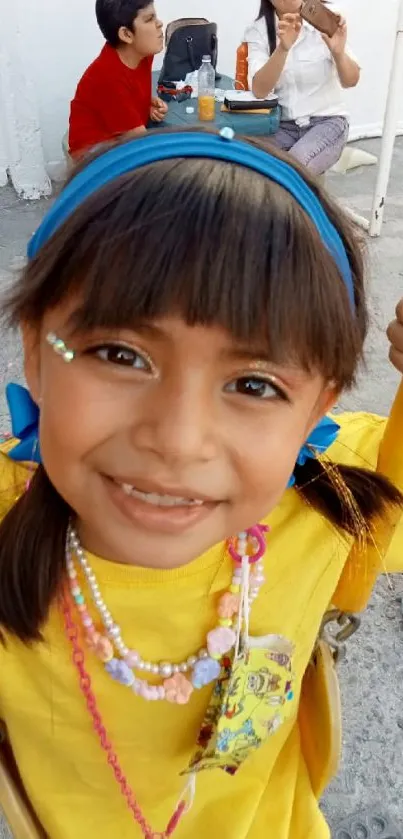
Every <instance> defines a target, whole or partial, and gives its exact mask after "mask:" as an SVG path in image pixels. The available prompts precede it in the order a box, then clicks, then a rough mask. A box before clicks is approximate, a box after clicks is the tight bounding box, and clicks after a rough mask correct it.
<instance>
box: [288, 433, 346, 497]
mask: <svg viewBox="0 0 403 839" xmlns="http://www.w3.org/2000/svg"><path fill="white" fill-rule="evenodd" d="M339 431H340V426H339V425H338V423H337V422H335V421H334V420H332V419H331V418H330V417H323V419H321V421H320V422H318V424H317V425H316V426H315V428H314V429H313V431H312V433H311V434H310V435H309V437H308V439H307V441H306V443H305V445H304V446H302V449H300V452H299V455H298V457H297V466H305V463H306V462H307V460H309V458H310V459H311V460H315V459H316V456H317V455H318V454H323V452H326V451H327V449H328V448H329V447H330V446H331V445H332V443H334V441H335V440H336V439H337V437H338V434H339ZM294 484H295V476H294V475H291V478H290V480H289V482H288V486H289V487H293V486H294Z"/></svg>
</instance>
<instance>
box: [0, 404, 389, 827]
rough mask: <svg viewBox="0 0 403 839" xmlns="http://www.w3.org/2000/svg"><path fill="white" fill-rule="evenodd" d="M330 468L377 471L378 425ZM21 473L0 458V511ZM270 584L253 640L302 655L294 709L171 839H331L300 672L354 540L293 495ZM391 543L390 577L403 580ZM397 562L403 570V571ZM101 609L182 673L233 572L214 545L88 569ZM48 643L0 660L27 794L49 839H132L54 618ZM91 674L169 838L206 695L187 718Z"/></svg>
mask: <svg viewBox="0 0 403 839" xmlns="http://www.w3.org/2000/svg"><path fill="white" fill-rule="evenodd" d="M338 421H340V422H341V425H342V429H341V433H340V436H339V440H338V441H337V442H336V443H335V444H334V446H333V447H332V450H331V456H332V457H333V459H334V460H335V461H336V462H345V463H349V464H351V465H361V466H362V465H365V466H367V467H368V466H369V467H372V468H375V465H376V460H377V452H378V447H379V442H380V440H381V437H382V434H383V429H384V421H383V420H381V419H379V418H377V417H374V416H371V415H365V414H350V415H344V416H343V417H341V418H340V417H338ZM23 481H24V478H23V476H21V467H19V466H17V467H16V466H15V465H14V464H13V463H12V462H11V461H10V460H9V459H8V458H7V457H6V455H4V454H1V455H0V498H1V502H2V503H1V506H2V507H3V510H4V509H5V508H6V507H7V506H10V503H11V501H12V499H13V498H14V497H15V494H16V491H15V485H16V482H17V483H20V484H21V482H22V483H23ZM269 521H270V525H271V528H272V530H271V533H270V536H269V538H268V548H267V552H266V559H265V566H266V569H265V571H266V583H265V585H264V587H263V589H262V591H261V594H260V596H259V598H258V600H257V601H256V603H255V605H254V606H253V609H252V616H251V628H250V629H251V633H252V634H253V635H267V634H269V633H278V634H281V635H284V636H286V637H287V638H288V639H290V640H291V641H292V642H293V643H294V645H295V658H294V670H295V677H296V682H295V695H294V699H293V700H291V702H290V703H289V708H288V712H289V718H288V719H287V721H286V722H284V723H283V725H282V726H281V727H280V728H279V729H278V730H277V731H276V733H275V734H273V735H272V736H271V737H269V738H268V739H267V741H266V743H265V744H264V745H263V746H262V747H261V748H260V749H258V750H257V751H255V752H254V753H253V754H252V755H251V756H250V757H249V758H248V759H247V760H246V761H245V763H244V764H243V765H242V766H241V768H240V769H239V771H238V772H237V774H236V775H235V776H233V777H231V776H230V775H228V774H226V773H225V772H224V771H222V770H220V769H214V770H211V771H208V772H204V773H200V774H199V775H198V781H197V792H196V799H195V803H194V805H193V808H192V809H191V810H190V812H189V813H188V815H187V816H186V817H185V819H184V820H183V822H182V823H181V826H180V827H179V829H178V831H177V833H176V834H175V836H177V839H204V837H206V836H208V837H212V839H215V837H220V839H262V837H264V836H269V837H273V839H274V838H275V839H328V837H329V835H330V833H329V829H328V827H327V826H326V824H325V821H324V818H323V816H322V815H321V813H320V811H319V808H318V803H317V801H316V799H315V796H314V795H313V792H312V789H311V786H310V782H309V776H308V771H307V767H306V765H305V762H304V757H303V754H302V752H301V748H300V738H299V729H298V723H297V708H298V698H299V690H300V686H301V680H302V677H303V674H304V671H305V669H306V667H307V664H308V661H309V659H310V656H311V652H312V649H313V646H314V643H315V639H316V637H317V633H318V629H319V626H320V623H321V619H322V616H323V614H324V612H325V611H326V609H327V607H328V605H329V603H330V601H331V598H332V595H333V593H334V591H335V588H336V585H337V583H338V580H339V578H340V574H341V572H342V569H343V565H344V563H345V560H346V558H347V554H348V551H349V547H350V540H348V539H346V538H344V537H343V536H341V535H340V534H338V533H336V532H335V531H334V529H333V528H332V527H331V526H330V525H329V523H328V522H327V521H326V520H324V519H323V518H322V517H321V516H320V515H318V514H316V513H315V512H313V511H312V510H310V509H309V508H308V507H307V506H306V505H305V504H304V503H303V502H302V501H301V500H300V499H299V497H298V495H297V493H296V492H294V491H293V490H290V491H287V492H286V493H285V496H284V498H283V501H282V502H281V504H280V505H279V506H278V508H277V509H276V510H275V511H274V513H273V514H272V515H271V516H270V519H269ZM401 538H402V533H401V529H400V533H399V534H397V535H396V536H395V539H394V543H393V544H392V548H391V550H390V552H389V556H388V566H389V568H391V569H392V570H398V568H399V560H398V553H399V552H398V551H397V549H396V550H394V546H397V541H400V544H401ZM400 561H401V560H400ZM91 562H92V565H93V568H94V570H95V573H96V576H97V578H98V581H99V585H100V588H101V591H102V593H103V596H104V598H105V601H106V603H107V604H108V606H109V608H110V610H111V612H112V614H113V615H115V616H116V619H117V620H118V621H119V623H120V625H121V627H122V629H123V636H124V638H125V641H126V643H127V644H128V646H130V647H132V648H133V649H139V650H140V651H141V654H142V656H143V657H144V658H148V659H150V660H154V661H158V660H183V659H185V658H186V657H187V656H189V655H190V654H191V653H192V652H194V651H195V650H197V649H199V648H200V647H201V646H203V643H204V640H205V638H206V634H207V632H208V631H209V630H210V629H211V628H212V627H213V626H214V624H215V615H216V604H217V597H218V596H219V594H220V593H221V592H222V591H223V590H225V589H226V588H227V587H228V583H229V581H230V577H231V568H232V566H231V562H230V561H229V559H228V557H227V556H226V552H225V549H224V547H223V545H219V546H217V547H215V548H213V549H211V550H210V551H208V552H207V553H206V554H205V555H204V556H202V557H200V558H198V559H196V560H195V561H194V562H192V563H190V564H189V565H187V566H186V567H184V568H179V569H176V570H167V571H161V570H152V569H144V568H136V567H128V566H122V565H117V564H113V563H111V562H107V561H104V560H102V559H99V558H96V557H91ZM44 638H45V640H44V643H41V644H36V645H34V646H31V647H25V646H24V645H22V644H21V643H20V642H19V641H16V640H15V639H13V638H8V639H7V645H6V647H1V648H0V715H1V716H2V717H3V718H4V719H5V721H6V724H7V727H8V731H9V736H10V739H11V743H12V746H13V750H14V754H15V757H16V760H17V763H18V766H19V770H20V773H21V776H22V779H23V782H24V784H25V787H26V790H27V793H28V795H29V797H30V799H31V801H32V803H33V806H34V808H35V810H36V812H37V813H38V816H39V818H40V821H41V822H42V824H43V826H44V828H45V830H46V833H47V834H48V835H49V837H50V839H88V837H97V839H111V837H115V836H118V837H119V839H136V837H138V838H139V839H140V837H141V835H142V834H141V831H140V829H139V828H138V827H137V826H136V825H135V824H134V822H133V819H132V816H131V814H130V813H129V811H128V809H127V807H126V804H125V801H124V799H123V797H122V795H121V793H120V790H119V789H118V786H117V784H116V782H115V780H114V778H113V776H112V772H111V769H110V767H109V766H108V764H107V762H106V759H105V755H104V753H103V752H102V750H101V748H100V746H99V743H98V741H97V738H96V736H95V734H94V732H93V730H92V727H91V720H90V717H89V715H88V712H87V710H86V708H85V703H84V700H83V697H82V694H81V693H80V690H79V687H78V683H77V676H76V672H75V669H74V667H73V665H72V662H71V650H70V647H69V644H68V642H67V641H66V638H65V635H64V630H63V622H62V618H61V616H60V614H59V613H58V610H57V608H56V607H54V608H53V609H52V611H51V615H50V618H49V621H48V623H47V625H46V627H45V629H44ZM86 663H87V667H88V670H89V673H90V675H91V679H92V685H93V689H94V692H95V695H96V697H97V700H98V704H99V709H100V711H101V713H102V716H103V719H104V722H105V725H106V728H107V730H108V733H109V736H110V738H111V740H112V742H113V744H114V746H115V748H116V751H117V754H118V756H119V759H120V762H121V765H122V767H123V769H124V772H125V774H126V776H127V779H128V781H129V783H130V784H131V786H132V788H133V789H134V790H135V793H136V797H137V799H138V802H139V803H140V805H141V807H142V809H143V811H144V813H145V815H146V817H147V819H148V821H149V822H150V823H151V825H152V826H153V828H154V830H155V831H157V832H158V831H162V830H163V829H164V828H165V826H166V824H167V821H168V819H169V817H170V815H171V814H172V811H173V809H174V807H175V804H176V802H177V800H178V797H179V796H180V793H181V791H182V788H183V785H184V779H183V778H181V777H180V772H181V771H182V770H183V769H184V768H186V767H187V765H188V763H189V760H190V758H191V756H192V754H193V753H194V749H195V742H196V738H197V735H198V731H199V729H200V725H201V722H202V719H203V715H204V711H205V709H206V705H207V703H208V699H209V695H210V693H211V688H210V689H209V688H205V689H203V690H201V691H195V692H194V694H193V695H192V697H191V699H190V701H189V704H188V705H185V706H179V705H170V704H169V703H167V702H157V703H152V702H146V701H144V700H143V699H141V698H138V697H136V696H135V695H134V694H133V692H132V691H130V690H128V689H127V688H125V687H123V686H121V685H119V684H116V683H114V682H112V680H111V679H110V677H109V676H107V674H106V673H105V672H104V670H103V668H102V665H101V664H100V663H99V662H98V661H97V660H96V659H94V658H92V656H91V655H89V656H88V657H87V662H86Z"/></svg>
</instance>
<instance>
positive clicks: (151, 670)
mask: <svg viewBox="0 0 403 839" xmlns="http://www.w3.org/2000/svg"><path fill="white" fill-rule="evenodd" d="M265 530H267V528H265V527H263V526H260V525H259V526H256V527H254V528H251V529H250V530H248V531H247V532H245V533H241V534H239V536H238V537H237V539H236V540H234V544H232V543H229V545H228V549H229V553H230V555H231V557H232V559H233V561H234V564H235V568H234V573H233V576H232V581H231V585H230V587H229V590H228V591H227V592H226V593H225V594H224V595H222V596H221V598H220V601H219V604H218V610H217V611H218V625H217V626H216V627H215V629H212V630H211V631H210V632H209V633H208V635H207V639H206V647H205V648H203V649H200V650H199V651H198V652H197V653H196V654H194V655H191V656H189V658H187V659H186V661H182V662H179V663H172V662H169V661H163V662H159V663H153V662H149V661H146V660H144V659H143V658H142V657H141V656H140V654H139V653H138V652H137V651H136V650H131V649H129V647H128V646H127V645H126V644H125V642H124V640H123V638H122V630H121V628H120V626H119V625H118V624H117V623H116V622H115V621H114V619H113V617H112V615H111V613H110V611H109V609H108V607H107V605H106V604H105V602H104V600H103V597H102V595H101V592H100V589H99V586H98V583H97V580H96V577H95V574H94V572H93V570H92V568H91V566H90V563H89V561H88V559H87V557H86V555H85V552H84V550H83V549H82V547H81V545H80V542H79V539H78V536H77V534H76V532H75V530H74V529H73V527H71V526H70V527H69V530H68V534H67V540H66V566H67V574H68V579H69V584H70V592H71V595H72V598H73V600H74V602H75V605H76V608H77V611H78V614H79V617H80V621H81V624H82V627H83V630H84V638H85V642H86V644H87V646H88V648H89V649H90V650H91V651H92V652H94V653H95V654H96V656H97V657H98V658H99V659H100V661H101V662H102V663H103V665H104V668H105V670H106V672H107V673H108V674H109V676H111V677H112V679H114V680H115V681H117V682H119V683H120V684H122V685H125V686H126V687H129V688H131V690H133V691H134V693H135V694H137V695H138V696H141V697H143V698H144V699H147V700H149V701H157V700H167V701H168V702H173V703H177V704H179V705H185V704H186V703H187V702H188V701H189V699H190V697H191V695H192V693H193V691H194V689H200V688H202V687H204V686H205V685H208V684H210V683H211V682H214V681H215V680H216V679H217V678H218V677H219V675H220V670H221V664H220V662H221V659H222V656H223V655H228V653H230V652H231V651H232V650H233V649H234V648H235V655H236V654H237V652H238V649H239V644H240V637H241V633H242V631H246V634H248V625H249V612H250V608H251V605H252V603H253V602H254V600H255V599H256V597H257V596H258V594H259V590H260V588H261V586H262V584H263V583H264V572H263V563H262V561H261V560H262V557H263V555H264V551H265V539H264V536H263V533H264V531H265ZM75 558H76V559H77V562H78V565H79V566H80V567H81V569H82V571H83V573H84V576H85V579H86V581H87V584H88V588H89V591H90V594H91V598H92V601H93V603H94V606H95V608H96V610H97V612H98V615H99V617H100V622H101V624H102V627H103V631H102V630H101V631H99V630H98V629H97V628H96V626H95V624H94V622H93V620H92V617H91V615H90V612H89V609H88V606H87V603H86V600H85V597H84V594H83V592H82V589H81V586H80V584H79V579H78V573H77V568H76V565H75V561H74V560H75ZM251 566H253V571H252V573H251V574H249V569H250V567H251ZM135 671H138V672H140V673H141V674H146V673H147V674H150V675H152V676H153V677H155V676H160V677H161V679H162V683H161V684H159V685H155V684H150V683H149V682H148V681H147V680H146V679H144V678H139V677H137V676H136V675H135Z"/></svg>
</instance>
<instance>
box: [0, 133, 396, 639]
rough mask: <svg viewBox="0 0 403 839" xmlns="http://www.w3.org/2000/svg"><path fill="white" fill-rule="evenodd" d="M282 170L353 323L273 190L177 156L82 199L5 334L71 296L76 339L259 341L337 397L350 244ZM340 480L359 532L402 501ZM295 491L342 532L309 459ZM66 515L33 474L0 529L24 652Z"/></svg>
mask: <svg viewBox="0 0 403 839" xmlns="http://www.w3.org/2000/svg"><path fill="white" fill-rule="evenodd" d="M250 142H252V141H250ZM254 145H259V146H261V147H263V148H266V149H267V146H265V145H264V144H261V143H257V142H254ZM272 154H275V155H277V156H278V157H280V158H283V157H284V156H283V155H282V154H281V153H280V152H277V151H274V150H273V151H272ZM288 162H289V163H290V161H288ZM83 165H85V163H84V164H81V165H80V168H82V167H83ZM290 165H295V168H297V169H298V170H299V171H300V174H301V175H302V177H303V178H304V179H305V180H306V181H307V182H308V184H309V185H310V187H311V188H312V190H313V191H314V192H316V193H317V194H318V195H319V197H320V199H321V201H322V204H323V206H324V208H325V210H326V212H327V215H328V217H329V218H330V220H331V221H332V222H333V224H334V225H335V227H336V228H337V229H338V231H339V233H340V236H341V237H342V239H343V242H344V245H345V248H346V251H347V254H348V257H349V261H350V265H351V270H352V274H353V278H354V289H355V312H354V313H353V312H352V309H351V305H350V302H349V299H348V294H347V291H346V288H345V284H344V281H343V279H342V277H341V276H340V273H339V271H338V268H337V266H336V264H335V262H334V260H333V258H332V257H331V255H330V254H329V252H328V251H327V249H326V247H325V246H324V244H323V242H322V241H321V238H320V236H319V234H318V231H317V229H316V227H315V224H314V223H313V222H312V220H311V219H310V218H309V217H308V216H307V215H306V214H305V212H304V211H303V210H302V209H301V207H300V206H299V204H298V203H297V202H296V201H295V199H294V198H293V197H291V195H290V194H289V193H288V192H287V191H286V190H284V189H283V188H282V187H280V186H279V185H278V184H276V183H274V182H272V181H270V180H269V179H268V178H265V177H262V176H261V175H259V174H257V173H254V172H251V171H249V170H246V169H244V168H242V167H241V166H235V165H232V164H228V163H223V162H219V161H216V160H212V159H203V160H201V159H181V158H178V159H174V160H166V161H162V162H158V163H155V164H152V165H150V166H145V167H144V168H142V169H139V170H137V171H134V172H131V173H129V174H127V175H124V176H122V177H119V178H117V179H116V180H114V181H113V182H112V183H110V184H108V185H107V186H105V187H103V188H102V189H100V190H99V191H98V192H97V193H96V194H94V195H93V196H91V197H90V198H88V199H87V200H86V201H84V203H83V204H82V205H81V206H80V207H78V209H77V210H76V212H75V213H74V214H73V215H72V216H71V217H70V218H69V219H67V221H66V222H65V223H64V224H63V225H62V227H61V228H60V229H59V230H58V231H57V232H56V233H55V234H54V236H53V237H52V238H51V240H50V241H49V242H48V243H47V244H46V245H45V246H44V247H43V248H42V250H41V251H40V252H39V254H38V255H37V256H36V257H35V259H33V260H32V261H31V262H30V263H29V264H28V266H27V267H26V269H25V271H24V272H23V274H22V276H21V277H20V279H19V280H18V282H17V283H16V285H15V287H14V288H13V289H12V291H11V294H10V295H9V297H8V299H7V301H6V304H5V308H4V313H5V317H6V318H7V321H8V323H9V324H11V325H13V326H18V325H19V324H20V323H21V322H29V323H31V324H34V325H36V324H37V325H39V324H40V323H41V320H42V318H43V316H44V313H45V312H46V310H47V309H49V308H51V307H53V306H56V305H58V304H59V303H61V302H62V301H64V300H65V299H66V298H67V297H68V296H69V295H71V294H72V293H73V292H76V291H79V294H80V307H79V308H78V309H77V312H76V314H75V320H76V326H77V328H78V329H82V330H87V329H91V328H93V327H96V326H104V327H110V328H116V327H120V328H122V327H128V328H130V327H133V325H135V324H136V322H138V321H139V320H145V319H146V320H147V319H153V318H156V317H158V316H160V315H163V314H166V313H168V312H176V313H180V314H181V316H182V317H183V318H184V319H185V320H186V322H187V323H188V324H196V323H199V324H206V325H212V324H217V325H221V326H223V327H225V328H226V329H228V330H230V331H231V332H232V334H233V335H235V336H237V337H239V338H243V339H246V340H250V339H252V338H255V337H256V335H257V334H259V335H260V336H261V337H263V338H264V339H265V341H266V343H267V347H268V350H269V352H270V353H271V356H272V358H273V360H276V361H280V360H282V359H290V358H293V359H296V360H297V361H298V363H299V364H301V365H303V366H304V367H305V368H306V369H307V370H309V369H313V368H315V369H318V370H320V371H321V373H322V374H323V376H324V377H325V379H326V380H333V381H334V382H335V383H336V387H337V388H338V389H339V390H342V389H343V388H348V387H350V386H351V385H352V384H353V382H354V377H355V372H356V369H357V365H358V362H359V361H360V359H361V356H362V348H363V343H364V338H365V335H366V328H367V311H366V305H365V299H364V286H363V273H364V269H363V258H362V252H361V247H360V244H359V242H358V240H357V236H356V234H355V232H354V230H353V228H352V226H351V224H350V222H349V221H348V220H347V219H346V217H345V216H344V214H343V213H342V211H341V210H340V209H339V208H338V207H337V205H336V204H335V203H334V202H333V201H331V200H330V198H329V197H328V196H327V195H325V194H324V193H322V192H321V190H320V188H319V187H318V185H317V184H316V182H315V181H313V180H312V179H311V178H310V176H309V174H308V173H307V172H306V170H302V169H299V167H298V166H297V165H296V164H291V163H290ZM340 472H341V474H342V475H343V476H344V478H345V480H346V483H347V485H348V486H349V487H350V489H351V492H352V494H353V497H354V499H355V502H356V504H357V506H358V508H359V510H360V511H361V512H362V515H363V516H364V518H365V519H366V521H367V522H368V523H370V521H371V520H372V519H373V517H374V516H375V515H378V514H380V513H382V512H383V511H384V510H385V508H386V507H387V505H388V504H389V503H397V502H400V501H401V500H402V499H401V497H400V495H399V493H398V492H397V490H395V489H394V488H393V487H392V485H391V484H389V483H388V481H386V480H385V479H383V478H382V477H381V476H379V475H376V474H372V473H370V472H368V471H361V470H359V469H351V468H343V467H340ZM297 489H298V491H299V492H300V493H301V496H302V497H303V498H305V499H306V500H307V502H308V503H309V504H310V505H312V506H313V507H315V508H316V509H318V510H319V511H320V512H321V513H323V514H324V515H326V516H327V517H328V519H329V520H330V521H331V522H332V523H333V524H334V525H336V526H337V527H339V528H341V529H342V530H344V531H347V532H349V533H355V532H356V524H355V519H354V516H353V515H352V514H351V513H350V512H349V510H348V509H346V504H345V503H344V502H343V500H342V499H340V498H339V496H338V494H337V491H336V489H335V488H334V485H333V483H332V481H331V479H330V477H329V474H328V472H327V471H326V470H325V469H324V468H323V466H322V465H321V463H320V462H319V461H310V462H309V463H308V464H307V465H306V466H304V467H298V469H297ZM347 506H348V505H347ZM70 514H71V510H69V508H68V506H67V504H66V503H65V502H64V501H63V500H62V498H61V497H60V496H59V495H58V493H57V492H56V490H55V489H54V487H53V486H52V484H51V483H50V481H49V479H48V477H47V474H46V471H45V468H44V466H40V467H38V469H37V471H36V474H35V476H34V478H33V480H32V483H31V485H30V488H29V490H28V491H27V492H25V493H24V494H23V495H22V497H21V498H20V499H19V501H17V503H16V504H15V505H14V506H13V507H12V509H11V510H10V511H9V513H8V514H7V515H6V517H5V518H4V520H3V522H2V523H1V524H0V626H2V627H3V629H4V630H6V631H8V632H10V633H13V634H15V635H17V636H18V637H19V638H20V639H21V640H22V641H24V642H29V641H32V640H36V639H39V638H40V637H41V636H40V631H41V627H42V626H43V624H44V622H45V620H46V618H47V614H48V610H49V607H50V604H51V603H52V601H53V600H54V598H55V597H56V595H57V593H58V591H59V590H60V586H61V583H62V581H63V578H64V540H65V536H66V530H67V524H68V519H69V516H70Z"/></svg>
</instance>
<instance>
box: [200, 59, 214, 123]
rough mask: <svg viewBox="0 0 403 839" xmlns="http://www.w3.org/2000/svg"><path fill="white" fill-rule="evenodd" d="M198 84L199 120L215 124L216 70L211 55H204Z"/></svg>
mask: <svg viewBox="0 0 403 839" xmlns="http://www.w3.org/2000/svg"><path fill="white" fill-rule="evenodd" d="M198 82H199V119H200V120H201V121H202V122H213V120H214V119H215V70H214V67H213V65H212V63H211V56H209V55H203V63H202V66H201V67H200V70H199V78H198Z"/></svg>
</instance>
